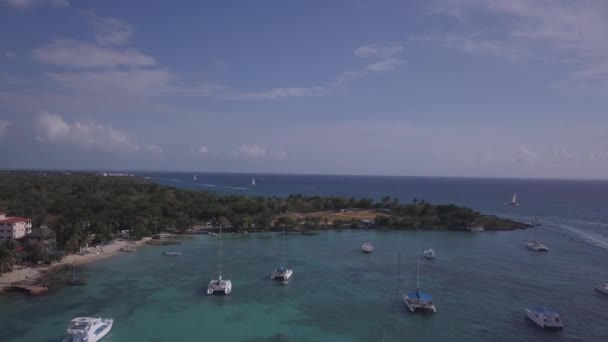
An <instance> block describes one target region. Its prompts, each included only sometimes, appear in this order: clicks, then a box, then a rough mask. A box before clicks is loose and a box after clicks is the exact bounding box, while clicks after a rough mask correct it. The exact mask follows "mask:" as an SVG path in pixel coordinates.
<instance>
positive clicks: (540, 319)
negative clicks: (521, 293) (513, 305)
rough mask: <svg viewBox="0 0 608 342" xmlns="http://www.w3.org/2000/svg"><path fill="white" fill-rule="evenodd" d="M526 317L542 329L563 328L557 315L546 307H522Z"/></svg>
mask: <svg viewBox="0 0 608 342" xmlns="http://www.w3.org/2000/svg"><path fill="white" fill-rule="evenodd" d="M524 312H525V313H526V317H527V318H528V319H529V320H531V321H532V322H534V324H536V325H538V326H539V327H541V328H543V329H563V328H564V326H563V324H562V321H561V319H560V318H559V315H558V314H557V312H555V310H552V309H550V308H548V307H540V308H533V309H528V308H526V309H524Z"/></svg>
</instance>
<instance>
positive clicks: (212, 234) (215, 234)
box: [209, 232, 217, 236]
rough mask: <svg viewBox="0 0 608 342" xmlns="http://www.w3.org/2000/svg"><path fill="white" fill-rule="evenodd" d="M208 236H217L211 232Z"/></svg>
mask: <svg viewBox="0 0 608 342" xmlns="http://www.w3.org/2000/svg"><path fill="white" fill-rule="evenodd" d="M209 235H211V236H217V233H214V232H211V233H209Z"/></svg>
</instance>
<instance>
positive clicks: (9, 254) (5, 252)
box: [0, 246, 16, 273]
mask: <svg viewBox="0 0 608 342" xmlns="http://www.w3.org/2000/svg"><path fill="white" fill-rule="evenodd" d="M15 261H16V258H15V252H14V250H11V249H8V248H6V246H0V273H4V272H10V271H11V270H12V269H13V265H14V264H15Z"/></svg>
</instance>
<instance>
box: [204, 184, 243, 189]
mask: <svg viewBox="0 0 608 342" xmlns="http://www.w3.org/2000/svg"><path fill="white" fill-rule="evenodd" d="M197 185H199V186H203V187H206V188H223V189H233V190H249V189H248V188H239V187H236V186H222V185H216V184H200V183H197Z"/></svg>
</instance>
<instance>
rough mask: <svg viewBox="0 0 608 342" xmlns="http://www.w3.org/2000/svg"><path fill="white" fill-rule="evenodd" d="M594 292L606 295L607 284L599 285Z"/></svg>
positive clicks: (607, 292) (607, 291)
mask: <svg viewBox="0 0 608 342" xmlns="http://www.w3.org/2000/svg"><path fill="white" fill-rule="evenodd" d="M595 290H596V291H598V292H601V293H603V294H607V295H608V282H606V283H602V284H599V285H598V286H596V287H595Z"/></svg>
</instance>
